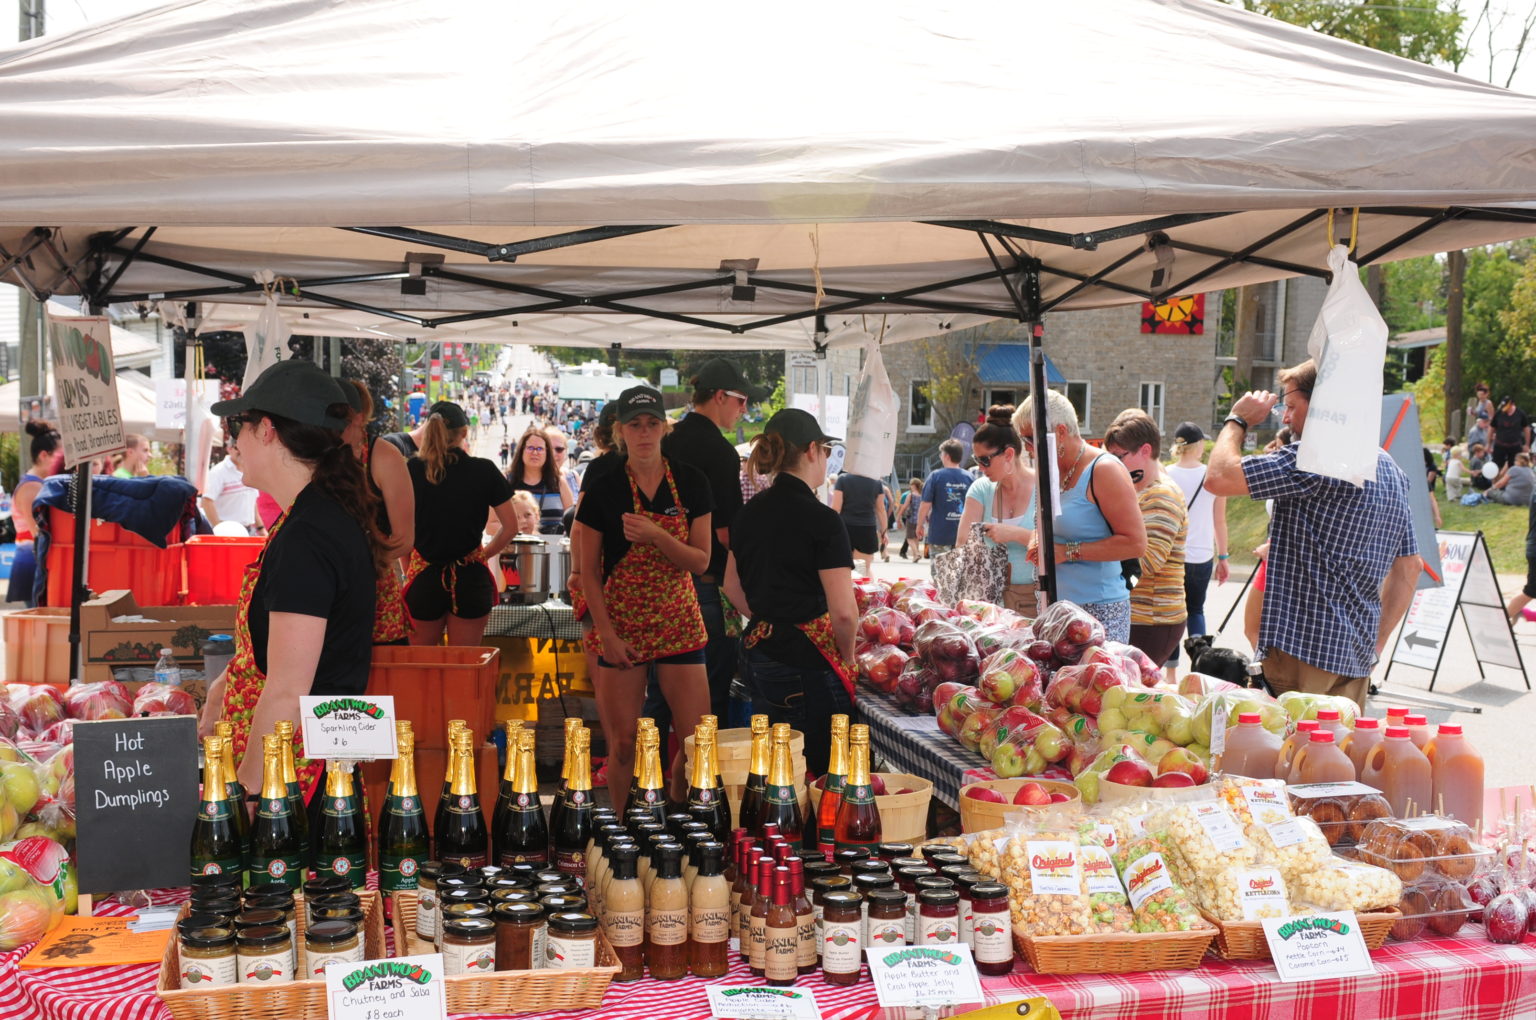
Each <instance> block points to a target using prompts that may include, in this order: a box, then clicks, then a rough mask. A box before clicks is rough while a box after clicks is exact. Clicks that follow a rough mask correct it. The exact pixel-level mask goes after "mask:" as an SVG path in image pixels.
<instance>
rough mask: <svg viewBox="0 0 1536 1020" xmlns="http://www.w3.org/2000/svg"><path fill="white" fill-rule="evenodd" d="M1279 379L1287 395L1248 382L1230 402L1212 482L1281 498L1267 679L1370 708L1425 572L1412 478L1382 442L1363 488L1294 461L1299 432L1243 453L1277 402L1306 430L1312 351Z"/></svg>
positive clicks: (1265, 635)
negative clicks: (1375, 677) (1381, 666)
mask: <svg viewBox="0 0 1536 1020" xmlns="http://www.w3.org/2000/svg"><path fill="white" fill-rule="evenodd" d="M1279 380H1280V385H1281V388H1282V389H1283V390H1284V393H1283V394H1282V396H1281V397H1279V398H1277V397H1276V396H1275V395H1274V394H1273V393H1269V392H1265V391H1257V392H1250V393H1247V394H1244V395H1243V396H1242V397H1241V398H1239V399H1238V401H1237V402H1236V403H1235V404H1233V405H1232V414H1231V415H1230V416H1229V417H1228V418H1227V420H1226V422H1225V423H1223V425H1222V429H1221V433H1220V435H1218V436H1217V438H1216V447H1215V449H1214V450H1212V451H1211V463H1210V470H1209V471H1208V472H1207V478H1206V483H1205V487H1206V488H1207V489H1208V490H1210V491H1211V492H1212V493H1213V494H1215V495H1217V496H1250V497H1252V498H1253V499H1272V500H1274V518H1273V519H1272V520H1271V521H1270V525H1269V566H1268V567H1267V568H1266V569H1267V575H1268V576H1267V578H1266V580H1265V583H1264V603H1263V613H1262V616H1261V617H1260V620H1259V649H1258V650H1259V653H1260V657H1261V658H1262V659H1263V660H1264V677H1265V679H1266V680H1268V681H1269V683H1270V685H1271V686H1272V687H1274V689H1275V690H1276V691H1277V692H1282V691H1306V692H1308V693H1313V694H1341V695H1344V696H1345V697H1348V698H1351V699H1353V700H1354V701H1355V703H1356V704H1358V705H1360V706H1361V707H1364V705H1365V696H1366V694H1367V689H1368V686H1369V682H1370V673H1371V667H1372V666H1374V665H1375V664H1376V660H1377V659H1378V658H1379V657H1380V656H1381V652H1382V649H1383V648H1384V647H1385V645H1386V641H1387V637H1388V635H1390V634H1391V633H1392V629H1393V628H1394V627H1396V626H1397V623H1398V621H1399V620H1401V619H1402V617H1403V614H1404V613H1405V612H1407V611H1408V605H1409V603H1410V602H1411V601H1412V600H1413V589H1414V585H1415V583H1416V582H1417V580H1418V575H1419V570H1420V562H1419V556H1418V545H1417V543H1416V542H1415V540H1414V534H1413V515H1412V513H1411V512H1410V510H1409V508H1408V484H1409V483H1408V476H1407V475H1405V474H1404V473H1403V471H1402V469H1401V468H1399V467H1398V466H1397V464H1396V462H1394V461H1393V460H1392V457H1391V456H1390V455H1389V454H1388V453H1387V452H1386V451H1385V450H1379V451H1378V452H1377V462H1376V480H1375V481H1374V482H1366V483H1365V486H1364V488H1356V487H1355V486H1354V485H1351V484H1350V483H1348V482H1345V481H1342V480H1340V479H1337V478H1326V477H1324V476H1322V475H1314V474H1310V473H1308V472H1304V471H1298V470H1297V469H1296V454H1297V452H1298V450H1299V446H1298V445H1297V443H1295V442H1293V443H1291V444H1290V445H1289V446H1286V447H1284V448H1282V449H1280V450H1278V451H1276V452H1275V453H1269V454H1263V455H1261V456H1257V457H1244V456H1243V454H1242V450H1243V437H1244V436H1245V435H1246V434H1247V431H1248V429H1249V428H1251V427H1252V426H1255V425H1258V424H1259V423H1260V422H1262V421H1263V420H1264V419H1265V418H1266V417H1268V415H1269V412H1270V409H1271V408H1273V407H1274V406H1275V403H1276V401H1277V400H1283V402H1284V405H1285V413H1284V416H1283V418H1282V421H1283V422H1284V423H1285V424H1286V425H1289V426H1290V427H1291V431H1292V433H1293V434H1294V435H1295V437H1296V439H1297V440H1299V439H1300V438H1301V433H1302V429H1303V428H1304V427H1305V425H1306V421H1307V408H1308V405H1309V402H1310V401H1311V398H1312V388H1313V386H1314V385H1316V383H1317V366H1316V365H1315V364H1314V363H1313V362H1311V361H1305V362H1303V363H1302V364H1300V365H1297V366H1296V367H1295V368H1290V369H1286V370H1284V371H1282V372H1281V373H1280V376H1279Z"/></svg>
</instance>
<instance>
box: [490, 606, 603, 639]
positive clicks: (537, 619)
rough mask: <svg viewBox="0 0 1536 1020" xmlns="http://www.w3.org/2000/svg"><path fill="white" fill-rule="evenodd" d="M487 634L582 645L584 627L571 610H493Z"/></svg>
mask: <svg viewBox="0 0 1536 1020" xmlns="http://www.w3.org/2000/svg"><path fill="white" fill-rule="evenodd" d="M485 633H486V636H487V637H529V638H553V639H555V640H558V641H580V640H581V624H579V623H577V622H576V614H575V613H573V612H571V609H570V607H569V606H542V605H539V606H493V607H492V608H491V618H490V619H489V620H488V621H486V625H485Z"/></svg>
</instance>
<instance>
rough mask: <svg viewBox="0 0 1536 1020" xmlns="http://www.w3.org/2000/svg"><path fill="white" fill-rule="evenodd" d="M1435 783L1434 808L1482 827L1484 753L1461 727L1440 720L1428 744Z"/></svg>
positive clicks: (1467, 823)
mask: <svg viewBox="0 0 1536 1020" xmlns="http://www.w3.org/2000/svg"><path fill="white" fill-rule="evenodd" d="M1425 756H1426V757H1428V758H1429V765H1430V775H1431V778H1432V781H1433V784H1434V798H1435V802H1434V808H1433V810H1434V812H1435V813H1436V814H1439V815H1449V816H1451V817H1452V818H1455V819H1456V820H1457V821H1458V822H1464V823H1465V824H1466V825H1468V826H1470V827H1471V829H1472V831H1473V832H1474V833H1478V832H1482V831H1483V756H1482V755H1480V754H1478V753H1477V748H1475V747H1473V746H1472V743H1471V741H1469V740H1467V738H1466V737H1465V736H1463V735H1462V732H1461V727H1460V726H1458V725H1454V724H1452V723H1441V724H1440V729H1439V731H1438V732H1436V734H1435V736H1434V739H1433V740H1431V741H1430V742H1429V746H1428V747H1426V748H1425Z"/></svg>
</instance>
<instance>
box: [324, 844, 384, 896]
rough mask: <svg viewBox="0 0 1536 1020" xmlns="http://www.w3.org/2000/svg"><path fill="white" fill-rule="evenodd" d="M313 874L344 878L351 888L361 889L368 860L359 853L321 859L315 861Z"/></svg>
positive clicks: (366, 871) (365, 875)
mask: <svg viewBox="0 0 1536 1020" xmlns="http://www.w3.org/2000/svg"><path fill="white" fill-rule="evenodd" d="M315 873H316V874H318V875H334V876H336V877H337V878H344V879H346V880H347V881H348V882H350V883H351V884H352V888H354V889H361V888H362V887H363V881H364V879H365V878H367V875H368V858H367V857H366V856H365V855H364V854H363V853H362V852H361V851H360V852H358V853H355V854H335V855H334V856H331V857H322V858H319V859H317V860H316V861H315ZM381 884H382V878H381Z"/></svg>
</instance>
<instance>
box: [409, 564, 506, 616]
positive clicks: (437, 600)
mask: <svg viewBox="0 0 1536 1020" xmlns="http://www.w3.org/2000/svg"><path fill="white" fill-rule="evenodd" d="M450 585H451V586H452V589H453V590H452V591H451V592H450V591H449V586H450ZM495 604H496V579H495V578H494V577H492V576H491V568H490V567H487V566H486V565H485V564H484V563H465V564H452V563H450V564H447V565H444V566H439V565H437V564H429V565H428V566H427V567H426V568H425V569H424V570H422V572H421V573H419V574H417V575H416V577H415V579H414V580H412V581H411V583H410V584H409V585H407V586H406V588H405V608H406V610H407V611H408V612H409V613H410V614H411V619H413V620H423V621H427V622H432V621H436V620H441V619H442V618H443V617H445V616H447V615H449V614H450V613H451V614H453V615H454V616H457V617H459V618H460V619H463V620H478V619H479V618H480V617H482V616H488V615H490V612H491V607H492V606H493V605H495Z"/></svg>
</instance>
